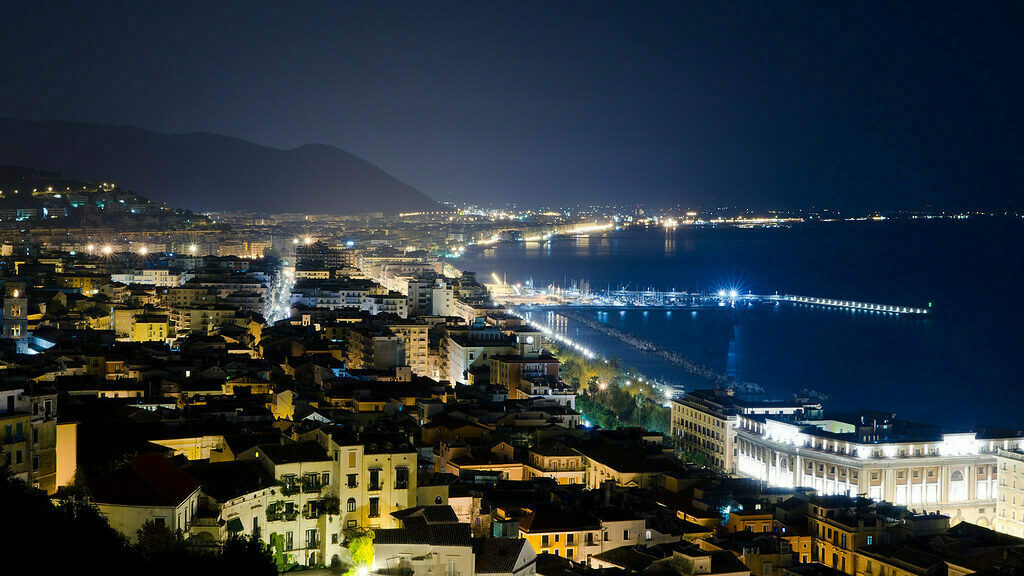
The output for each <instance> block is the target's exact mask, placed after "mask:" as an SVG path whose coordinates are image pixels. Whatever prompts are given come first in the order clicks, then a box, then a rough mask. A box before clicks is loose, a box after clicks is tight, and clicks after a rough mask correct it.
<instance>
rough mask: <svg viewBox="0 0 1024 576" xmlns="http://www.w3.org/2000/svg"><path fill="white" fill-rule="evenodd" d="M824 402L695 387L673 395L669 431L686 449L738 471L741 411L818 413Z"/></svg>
mask: <svg viewBox="0 0 1024 576" xmlns="http://www.w3.org/2000/svg"><path fill="white" fill-rule="evenodd" d="M820 411H821V404H819V403H816V402H811V401H809V400H805V401H795V402H792V403H783V402H748V401H744V400H741V399H739V398H737V397H736V396H735V394H734V392H733V391H732V390H731V389H712V390H695V391H693V392H688V393H687V394H686V395H685V396H683V397H681V398H678V399H673V400H672V405H671V412H670V419H671V420H670V425H671V430H670V434H671V436H672V438H675V439H676V441H677V442H679V444H680V445H681V446H682V448H683V449H684V450H694V451H697V452H700V453H702V454H704V455H705V456H707V458H708V459H709V461H710V463H711V464H712V465H713V466H714V467H716V468H719V469H721V470H723V471H725V472H736V427H737V421H738V418H739V416H740V415H741V414H774V415H786V416H791V415H796V414H803V413H807V414H817V413H819V412H820Z"/></svg>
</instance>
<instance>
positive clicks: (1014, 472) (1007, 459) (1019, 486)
mask: <svg viewBox="0 0 1024 576" xmlns="http://www.w3.org/2000/svg"><path fill="white" fill-rule="evenodd" d="M996 469H997V470H998V471H997V472H995V474H996V477H997V478H998V482H999V487H998V489H997V493H996V495H997V499H996V519H995V523H994V525H993V528H995V529H996V530H998V531H1000V532H1004V533H1006V534H1012V535H1014V536H1024V452H1022V451H1021V450H1020V449H1019V448H1018V449H1015V450H1004V449H999V450H998V451H996Z"/></svg>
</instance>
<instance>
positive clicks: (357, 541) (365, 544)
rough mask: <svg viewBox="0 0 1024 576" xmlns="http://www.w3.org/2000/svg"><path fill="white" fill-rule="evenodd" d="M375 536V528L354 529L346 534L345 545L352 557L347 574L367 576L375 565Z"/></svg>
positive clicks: (347, 575)
mask: <svg viewBox="0 0 1024 576" xmlns="http://www.w3.org/2000/svg"><path fill="white" fill-rule="evenodd" d="M373 536H374V535H373V530H360V531H355V530H354V531H351V532H347V533H346V534H345V547H346V548H348V555H349V558H351V564H350V566H349V569H348V570H347V571H346V572H345V576H366V574H367V573H368V572H369V571H370V569H371V568H372V567H373Z"/></svg>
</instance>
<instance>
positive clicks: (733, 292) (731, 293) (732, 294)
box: [729, 288, 740, 299]
mask: <svg viewBox="0 0 1024 576" xmlns="http://www.w3.org/2000/svg"><path fill="white" fill-rule="evenodd" d="M739 295H740V293H739V292H738V291H737V290H736V289H735V288H734V289H732V290H729V298H733V299H735V298H736V297H737V296H739Z"/></svg>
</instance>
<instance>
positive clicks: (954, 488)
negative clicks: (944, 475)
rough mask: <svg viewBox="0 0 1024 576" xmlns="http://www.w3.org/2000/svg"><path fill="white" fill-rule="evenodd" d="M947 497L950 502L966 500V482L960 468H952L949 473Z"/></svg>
mask: <svg viewBox="0 0 1024 576" xmlns="http://www.w3.org/2000/svg"><path fill="white" fill-rule="evenodd" d="M949 499H950V501H952V502H959V501H961V500H967V482H966V481H964V473H963V472H962V471H960V470H953V473H952V474H950V475H949Z"/></svg>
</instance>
